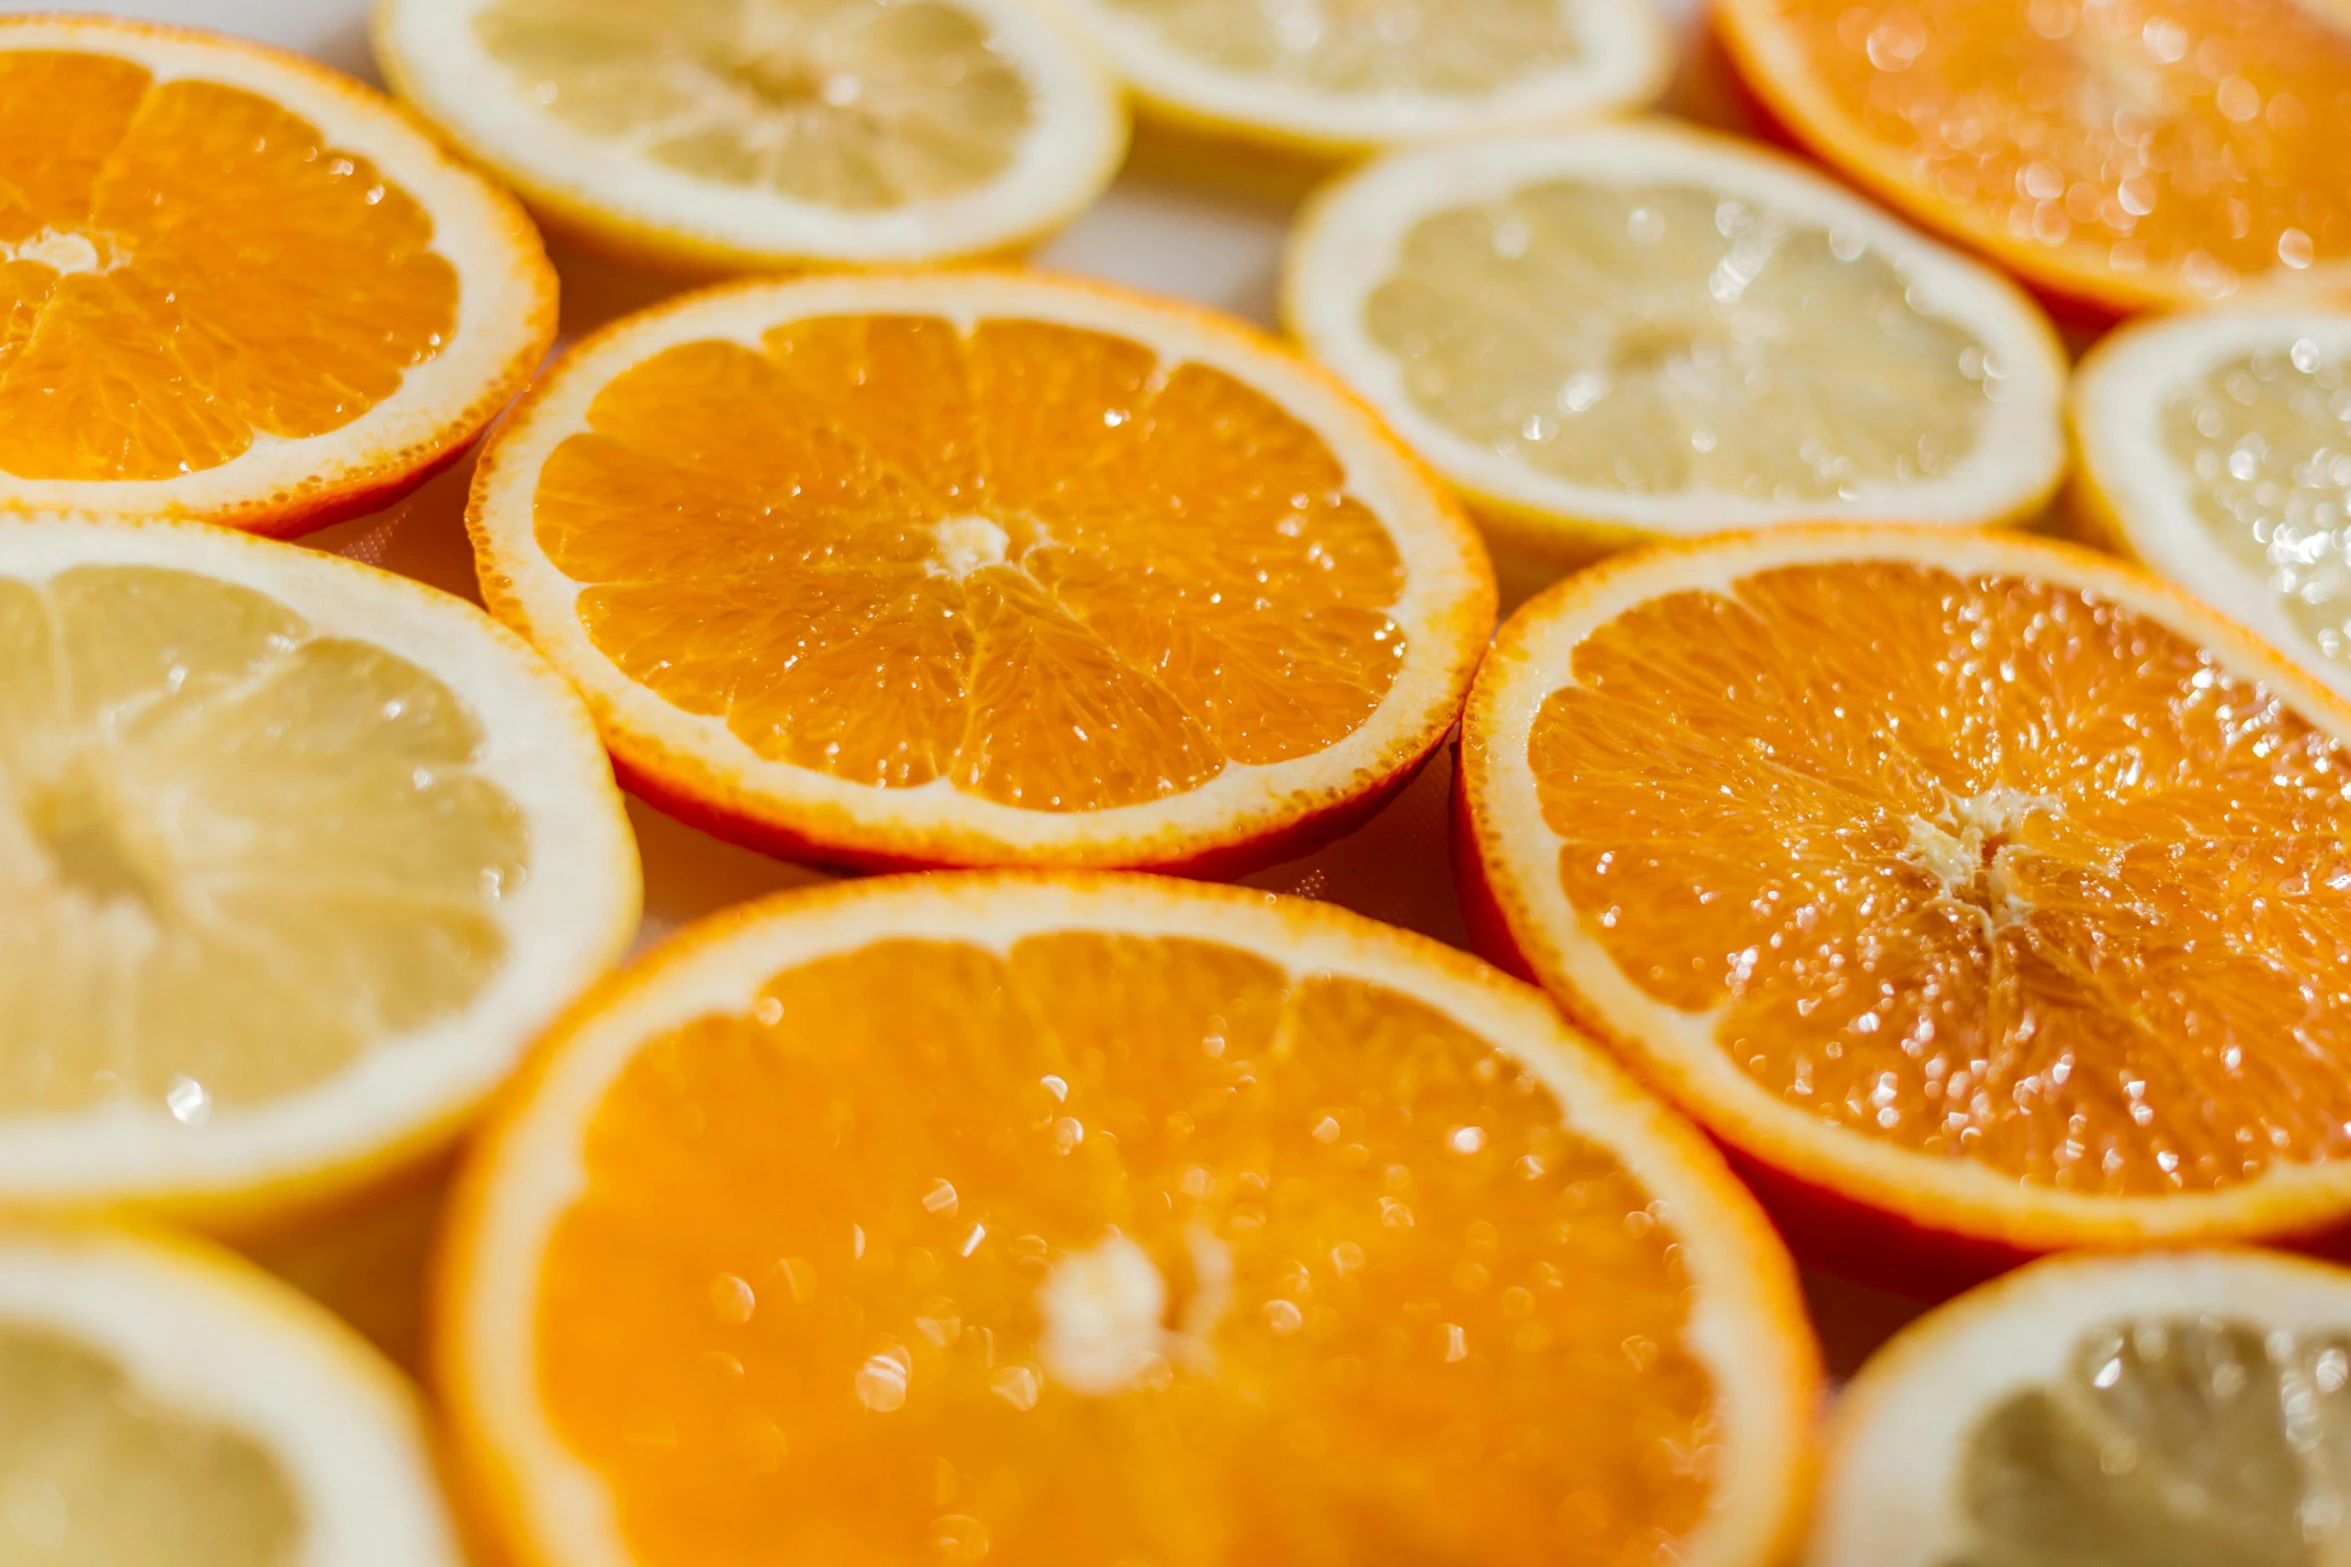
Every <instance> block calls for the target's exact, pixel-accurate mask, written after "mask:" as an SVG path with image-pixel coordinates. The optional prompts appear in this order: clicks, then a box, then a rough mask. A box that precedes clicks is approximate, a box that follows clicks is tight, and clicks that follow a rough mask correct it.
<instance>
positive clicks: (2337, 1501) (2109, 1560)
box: [1805, 1252, 2351, 1567]
mask: <svg viewBox="0 0 2351 1567" xmlns="http://www.w3.org/2000/svg"><path fill="white" fill-rule="evenodd" d="M2347 1381H2351V1273H2345V1272H2343V1271H2342V1270H2340V1269H2337V1268H2331V1267H2325V1266H2321V1265H2319V1264H2317V1263H2312V1262H2305V1261H2301V1260H2299V1259H2291V1258H2286V1257H2276V1256H2263V1255H2261V1254H2258V1253H2253V1252H2205V1253H2195V1252H2189V1253H2168V1254H2157V1255H2149V1256H2142V1257H2132V1258H2087V1257H2083V1258H2067V1259H2062V1260H2058V1261H2052V1262H2044V1263H2040V1264H2037V1265H2035V1266H2033V1267H2030V1268H2027V1269H2024V1270H2023V1271H2022V1272H2019V1273H2015V1274H2011V1275H2009V1276H2008V1277H2007V1278H2005V1279H2002V1280H2001V1281H2000V1282H1998V1283H1996V1284H1993V1285H1990V1286H1988V1287H1986V1288H1984V1289H1981V1290H1977V1291H1976V1292H1974V1293H1973V1294H1970V1295H1966V1296H1963V1297H1961V1298H1960V1299H1959V1300H1957V1301H1955V1302H1953V1303H1952V1304H1950V1305H1948V1306H1946V1307H1944V1308H1943V1309H1942V1310H1940V1311H1937V1312H1935V1313H1934V1314H1932V1315H1931V1316H1928V1317H1925V1318H1923V1319H1921V1320H1920V1321H1919V1322H1917V1323H1916V1324H1914V1325H1913V1326H1911V1327H1910V1328H1908V1329H1907V1330H1905V1331H1904V1332H1903V1333H1902V1334H1901V1335H1900V1336H1899V1337H1897V1338H1896V1339H1895V1340H1894V1341H1893V1343H1891V1344H1890V1345H1888V1346H1887V1347H1886V1348H1885V1349H1884V1350H1882V1351H1881V1352H1880V1353H1879V1354H1878V1356H1877V1357H1876V1358H1875V1359H1874V1360H1872V1361H1871V1362H1870V1363H1869V1364H1868V1365H1866V1366H1864V1367H1863V1368H1862V1371H1861V1375H1860V1376H1859V1377H1858V1378H1856V1379H1855V1380H1854V1382H1853V1384H1852V1386H1851V1387H1850V1388H1849V1389H1848V1390H1847V1391H1846V1394H1845V1396H1844V1398H1843V1399H1842V1400H1841V1401H1840V1403H1839V1406H1838V1416H1837V1421H1836V1428H1835V1431H1834V1433H1833V1436H1832V1444H1833V1445H1832V1449H1831V1457H1830V1463H1829V1469H1828V1474H1827V1480H1826V1484H1825V1486H1824V1488H1823V1494H1822V1498H1821V1505H1820V1511H1819V1517H1818V1521H1817V1523H1816V1526H1815V1533H1814V1537H1813V1542H1812V1550H1811V1552H1810V1553H1809V1554H1808V1555H1807V1556H1806V1558H1805V1560H1806V1561H1807V1562H1808V1563H1810V1564H1811V1567H2126V1564H2127V1567H2208V1564H2213V1563H2221V1562H2226V1563H2230V1564H2232V1567H2331V1564H2333V1563H2337V1562H2341V1561H2344V1560H2346V1559H2351V1509H2347V1508H2346V1506H2345V1492H2344V1479H2345V1475H2344V1466H2345V1452H2346V1446H2347V1444H2351V1395H2347V1394H2346V1392H2345V1383H2346V1382H2347Z"/></svg>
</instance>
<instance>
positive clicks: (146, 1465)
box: [0, 1229, 467, 1567]
mask: <svg viewBox="0 0 2351 1567" xmlns="http://www.w3.org/2000/svg"><path fill="white" fill-rule="evenodd" d="M429 1443H430V1438H429V1437H428V1435H427V1431H426V1427H425V1421H424V1411H423V1410H422V1408H420V1407H419V1405H418V1403H417V1400H416V1397H415V1394H414V1391H413V1390H412V1389H410V1388H409V1387H408V1386H407V1385H406V1384H405V1383H403V1382H402V1381H401V1380H400V1379H399V1378H398V1377H397V1376H396V1375H395V1374H394V1373H393V1372H392V1371H391V1370H390V1369H389V1368H387V1367H385V1366H384V1365H383V1364H382V1363H381V1362H379V1361H378V1360H377V1359H376V1358H375V1356H374V1354H373V1353H372V1352H371V1351H370V1350H369V1349H368V1348H367V1346H366V1345H364V1344H362V1343H361V1342H360V1341H359V1340H358V1339H356V1338H355V1337H353V1336H352V1334H351V1332H350V1330H349V1329H347V1328H345V1327H343V1326H342V1325H341V1324H340V1323H338V1322H336V1321H335V1320H334V1319H333V1318H332V1317H330V1316H328V1315H327V1314H326V1313H325V1312H324V1311H322V1310H320V1309H319V1308H318V1307H316V1306H314V1305H312V1304H311V1303H310V1302H308V1301H306V1300H304V1299H303V1298H302V1297H301V1296H299V1295H296V1294H295V1293H293V1291H291V1290H289V1289H287V1288H285V1286H283V1285H280V1284H277V1283H274V1282H272V1281H271V1280H269V1279H267V1278H266V1277H263V1276H261V1275H259V1274H257V1273H255V1272H253V1271H252V1270H250V1269H248V1268H247V1267H246V1266H245V1265H244V1264H241V1263H238V1262H235V1261H233V1260H230V1259H228V1258H226V1257H223V1256H218V1255H215V1254H214V1253H212V1252H210V1251H208V1250H204V1249H201V1248H198V1247H196V1246H193V1245H191V1244H188V1243H184V1242H164V1241H157V1240H152V1239H142V1238H139V1237H136V1236H132V1235H128V1234H123V1233H119V1232H114V1231H107V1230H94V1229H34V1230H24V1229H11V1230H0V1560H6V1561H10V1562H27V1563H30V1562H64V1563H75V1564H80V1563H93V1564H94V1563H109V1564H112V1563H120V1564H123V1567H143V1564H148V1563H157V1564H160V1563H165V1562H169V1563H174V1564H180V1567H252V1564H256V1563H269V1564H271V1567H462V1564H463V1563H464V1562H465V1561H466V1559H467V1558H466V1556H465V1554H464V1552H463V1551H462V1550H461V1548H460V1545H459V1541H458V1537H457V1532H456V1529H455V1527H454V1526H453V1524H452V1521H451V1519H450V1516H449V1512H448V1509H447V1507H446V1506H445V1504H444V1503H443V1501H442V1499H441V1495H440V1490H439V1487H438V1484H437V1482H436V1478H435V1472H434V1470H435V1466H434V1460H433V1456H432V1452H431V1448H430V1445H429Z"/></svg>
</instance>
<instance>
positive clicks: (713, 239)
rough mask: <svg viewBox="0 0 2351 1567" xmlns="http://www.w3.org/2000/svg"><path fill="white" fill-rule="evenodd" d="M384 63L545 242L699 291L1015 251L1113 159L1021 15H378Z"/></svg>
mask: <svg viewBox="0 0 2351 1567" xmlns="http://www.w3.org/2000/svg"><path fill="white" fill-rule="evenodd" d="M376 45H377V58H378V59H380V60H381V61H382V62H383V66H384V72H385V74H386V75H387V76H388V77H389V78H390V79H391V80H392V82H393V84H394V86H395V87H397V88H398V90H399V92H400V94H401V96H402V97H403V98H405V99H407V100H408V101H409V102H411V103H413V104H415V105H416V106H417V108H418V109H420V110H421V111H423V113H424V114H425V115H427V116H428V117H429V118H430V119H432V120H433V122H434V123H435V124H437V125H439V126H440V127H441V128H442V129H444V130H445V131H447V132H448V134H449V135H450V137H451V138H452V139H453V140H454V141H456V142H457V144H458V145H459V146H461V147H463V148H465V149H466V151H467V152H468V153H469V154H471V155H472V156H473V157H475V158H476V159H478V160H479V161H480V162H481V163H483V164H484V165H485V166H487V167H488V168H491V169H493V170H495V171H497V173H498V175H499V176H500V177H501V178H502V179H505V180H506V181H508V182H509V183H510V184H512V185H513V186H514V188H515V189H517V190H519V191H521V192H522V193H523V194H524V195H525V196H526V197H527V198H528V199H529V200H530V201H531V203H532V205H533V206H535V207H536V208H538V209H539V210H540V211H541V212H542V213H544V214H546V215H547V216H548V217H549V218H551V219H552V220H553V221H554V222H555V223H556V224H557V225H558V226H559V227H561V228H564V229H566V230H570V231H573V232H576V233H579V234H580V235H581V236H582V237H584V238H586V239H588V240H590V241H592V242H594V243H597V244H599V245H601V246H603V247H605V248H609V249H613V250H617V251H619V252H620V253H622V254H624V255H628V256H631V257H633V258H636V259H638V260H642V261H647V262H651V263H654V264H656V265H662V266H668V267H675V268H684V269H689V270H697V271H742V270H758V269H765V268H775V267H781V266H795V265H824V264H831V265H844V264H855V265H867V266H870V265H874V264H876V263H883V262H900V263H910V262H938V261H950V260H956V259H965V258H969V257H973V256H980V255H990V254H996V253H1001V252H1007V251H1017V250H1020V249H1024V248H1026V247H1027V246H1029V245H1031V244H1034V243H1035V242H1036V241H1037V240H1039V239H1041V238H1043V237H1045V236H1046V235H1048V234H1050V233H1052V232H1053V231H1054V230H1056V229H1058V228H1060V227H1061V226H1062V225H1063V224H1065V223H1067V222H1069V221H1070V219H1072V218H1074V217H1076V216H1077V215H1078V214H1079V213H1080V212H1082V211H1083V210H1084V209H1085V208H1086V207H1087V206H1089V205H1090V204H1091V203H1092V202H1093V200H1094V198H1095V197H1097V196H1099V195H1100V194H1101V193H1102V189H1103V187H1104V186H1106V185H1108V184H1109V183H1110V178H1111V176H1112V175H1113V174H1114V173H1116V172H1117V169H1118V164H1119V159H1120V157H1121V156H1122V155H1123V154H1124V153H1125V151H1126V113H1125V110H1124V108H1123V107H1122V106H1121V105H1120V103H1119V98H1118V90H1117V88H1116V86H1115V85H1114V84H1113V83H1112V82H1111V81H1110V79H1109V78H1108V77H1107V76H1106V75H1104V74H1103V72H1102V71H1101V69H1100V68H1099V67H1098V66H1097V65H1096V64H1095V62H1094V58H1093V54H1092V51H1091V50H1090V49H1089V48H1088V47H1087V46H1086V45H1085V44H1084V43H1082V42H1080V41H1077V40H1075V39H1073V38H1072V37H1071V36H1069V35H1068V34H1067V33H1066V32H1065V31H1064V30H1063V29H1062V28H1061V27H1059V26H1057V25H1055V24H1054V23H1053V22H1051V21H1050V20H1049V18H1048V14H1047V13H1046V12H1045V11H1044V10H1043V9H1041V8H1039V7H1036V6H1033V5H1026V4H1022V3H1019V0H909V3H887V0H737V3H729V4H703V5H688V6H672V5H645V4H638V3H635V0H388V3H386V4H384V5H383V6H381V7H379V8H378V10H377V12H376Z"/></svg>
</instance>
